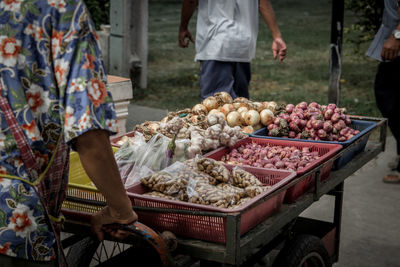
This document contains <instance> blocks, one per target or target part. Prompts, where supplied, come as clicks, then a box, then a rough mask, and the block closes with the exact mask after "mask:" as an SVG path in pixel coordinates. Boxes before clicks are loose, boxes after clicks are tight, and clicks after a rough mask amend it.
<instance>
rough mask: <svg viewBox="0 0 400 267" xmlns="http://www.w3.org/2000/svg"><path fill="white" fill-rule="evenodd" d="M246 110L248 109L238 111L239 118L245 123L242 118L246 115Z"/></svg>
mask: <svg viewBox="0 0 400 267" xmlns="http://www.w3.org/2000/svg"><path fill="white" fill-rule="evenodd" d="M247 111H248V110H245V111H242V112H240V118H241V120H242V122H243V123H245V120H244V118H245V117H246V113H247Z"/></svg>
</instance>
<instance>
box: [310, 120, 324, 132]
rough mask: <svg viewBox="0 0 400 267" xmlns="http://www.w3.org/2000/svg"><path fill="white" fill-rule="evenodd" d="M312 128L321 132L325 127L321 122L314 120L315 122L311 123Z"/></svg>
mask: <svg viewBox="0 0 400 267" xmlns="http://www.w3.org/2000/svg"><path fill="white" fill-rule="evenodd" d="M311 126H312V127H313V128H314V129H315V130H319V129H322V127H324V123H323V122H322V121H321V120H313V121H311Z"/></svg>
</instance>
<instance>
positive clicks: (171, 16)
mask: <svg viewBox="0 0 400 267" xmlns="http://www.w3.org/2000/svg"><path fill="white" fill-rule="evenodd" d="M180 3H181V2H180V1H170V2H169V1H150V2H149V76H148V88H147V89H135V90H134V103H135V104H139V105H145V106H152V107H158V108H165V109H168V110H176V109H182V108H186V107H191V106H193V105H194V104H195V103H198V102H199V101H200V89H199V76H198V73H199V65H198V63H196V62H194V61H193V59H194V54H195V50H194V45H192V46H191V47H189V48H186V49H182V48H180V47H178V42H177V36H178V26H179V20H180V8H181V6H180V5H181V4H180ZM299 3H301V4H299ZM272 4H273V7H274V9H275V12H276V15H277V19H278V24H279V27H280V29H281V32H282V35H283V38H284V40H285V42H286V44H287V46H288V57H287V59H286V60H285V62H277V61H274V60H273V59H272V53H271V36H270V34H269V31H268V29H267V26H266V25H265V23H264V21H263V20H262V19H261V18H260V28H259V37H258V42H257V52H256V58H255V59H254V60H253V61H252V65H251V66H252V81H251V84H250V96H251V99H253V100H258V101H263V100H268V101H271V100H275V101H278V102H286V103H298V102H300V101H303V100H304V101H307V102H311V101H317V102H319V103H327V101H328V97H327V92H328V80H329V47H330V44H329V43H330V23H331V15H330V12H331V1H330V0H308V1H301V2H299V1H294V0H280V1H278V0H272ZM351 19H354V18H353V16H352V14H350V13H348V12H346V15H345V26H348V25H349V23H350V20H351ZM195 26H196V16H194V17H193V18H192V20H191V25H190V29H191V31H192V33H193V35H195V28H196V27H195ZM345 38H346V36H345ZM366 48H367V44H366V45H365V46H363V47H362V48H361V49H360V50H359V51H355V48H354V47H352V46H351V45H350V44H348V43H346V42H345V43H344V44H343V56H342V64H343V66H342V85H341V86H342V90H341V97H340V103H341V104H340V105H341V106H343V107H346V108H347V109H348V111H349V113H353V114H360V115H370V116H380V113H379V111H378V110H377V108H376V105H375V98H374V94H373V80H374V75H375V71H376V67H377V63H376V62H375V61H373V60H371V59H369V58H367V57H366V56H365V49H366Z"/></svg>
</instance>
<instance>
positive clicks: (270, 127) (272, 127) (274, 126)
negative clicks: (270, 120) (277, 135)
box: [267, 124, 278, 131]
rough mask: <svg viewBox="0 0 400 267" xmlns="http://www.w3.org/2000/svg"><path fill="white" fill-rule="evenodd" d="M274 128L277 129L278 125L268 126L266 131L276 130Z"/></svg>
mask: <svg viewBox="0 0 400 267" xmlns="http://www.w3.org/2000/svg"><path fill="white" fill-rule="evenodd" d="M276 128H278V125H276V124H269V125H268V126H267V129H268V131H271V130H272V129H276Z"/></svg>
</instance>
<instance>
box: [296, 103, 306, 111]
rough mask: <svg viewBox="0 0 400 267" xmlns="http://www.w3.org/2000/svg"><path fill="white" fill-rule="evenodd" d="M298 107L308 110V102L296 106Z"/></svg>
mask: <svg viewBox="0 0 400 267" xmlns="http://www.w3.org/2000/svg"><path fill="white" fill-rule="evenodd" d="M296 107H298V108H301V109H307V102H304V101H303V102H300V103H299V104H297V105H296Z"/></svg>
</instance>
